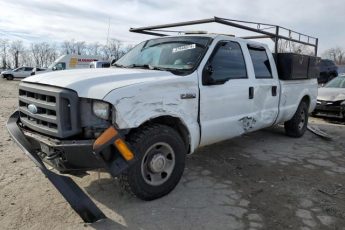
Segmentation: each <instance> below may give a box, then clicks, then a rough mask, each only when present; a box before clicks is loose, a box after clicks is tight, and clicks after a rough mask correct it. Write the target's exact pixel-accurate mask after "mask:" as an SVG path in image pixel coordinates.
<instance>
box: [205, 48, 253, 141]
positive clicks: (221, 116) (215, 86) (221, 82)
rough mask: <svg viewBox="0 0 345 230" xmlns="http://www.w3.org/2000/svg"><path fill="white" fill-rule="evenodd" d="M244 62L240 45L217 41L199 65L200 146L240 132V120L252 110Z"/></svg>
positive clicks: (241, 130) (243, 129) (237, 134)
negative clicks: (205, 59)
mask: <svg viewBox="0 0 345 230" xmlns="http://www.w3.org/2000/svg"><path fill="white" fill-rule="evenodd" d="M249 88H250V85H249V79H248V73H247V65H246V62H245V59H244V55H243V52H242V47H241V45H240V44H239V43H237V42H234V41H220V42H218V43H217V45H216V46H215V48H214V50H213V52H212V54H211V56H210V57H209V59H208V61H207V62H206V64H205V66H204V67H203V72H202V84H201V85H200V125H201V142H200V145H201V146H203V145H208V144H212V143H215V142H218V141H222V140H226V139H229V138H231V137H235V136H239V135H241V134H242V133H244V132H245V131H246V130H245V127H244V122H245V123H247V122H248V121H247V120H243V119H244V118H246V117H247V116H249V114H250V113H251V112H252V100H251V98H250V95H249Z"/></svg>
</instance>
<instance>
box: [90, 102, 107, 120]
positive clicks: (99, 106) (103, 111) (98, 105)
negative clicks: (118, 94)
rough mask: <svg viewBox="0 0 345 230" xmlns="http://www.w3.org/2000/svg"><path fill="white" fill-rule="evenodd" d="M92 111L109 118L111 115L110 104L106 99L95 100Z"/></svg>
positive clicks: (101, 116)
mask: <svg viewBox="0 0 345 230" xmlns="http://www.w3.org/2000/svg"><path fill="white" fill-rule="evenodd" d="M92 111H93V113H94V114H95V115H96V116H97V117H99V118H102V119H104V120H108V119H109V116H110V105H109V103H107V102H104V101H93V103H92Z"/></svg>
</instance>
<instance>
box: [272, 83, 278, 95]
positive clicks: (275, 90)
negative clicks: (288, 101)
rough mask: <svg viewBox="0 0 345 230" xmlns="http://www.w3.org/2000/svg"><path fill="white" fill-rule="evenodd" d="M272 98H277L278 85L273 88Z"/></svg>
mask: <svg viewBox="0 0 345 230" xmlns="http://www.w3.org/2000/svg"><path fill="white" fill-rule="evenodd" d="M272 96H273V97H275V96H277V86H276V85H273V86H272Z"/></svg>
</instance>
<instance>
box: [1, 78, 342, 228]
mask: <svg viewBox="0 0 345 230" xmlns="http://www.w3.org/2000/svg"><path fill="white" fill-rule="evenodd" d="M18 83H19V82H18V81H5V80H2V79H1V80H0V98H1V100H0V108H1V109H0V125H1V126H0V127H1V129H0V226H1V227H0V228H1V229H145V230H155V229H174V230H177V229H181V230H182V229H198V230H200V229H222V230H223V229H252V230H254V229H301V230H307V229H332V230H334V229H345V227H344V226H345V158H344V156H345V151H344V149H345V142H344V138H345V132H344V130H345V127H344V125H342V124H334V123H333V124H332V123H328V122H326V121H324V120H322V119H317V118H312V119H311V123H313V124H315V125H318V126H319V127H320V128H321V129H322V130H324V131H326V132H327V133H329V134H331V135H332V136H333V137H334V139H333V140H332V141H326V140H324V139H321V138H320V137H317V136H315V135H314V134H312V133H310V132H307V133H306V135H305V136H304V137H303V138H300V139H293V138H289V137H286V136H285V135H284V129H283V127H281V126H276V127H273V128H269V129H266V130H263V131H258V132H255V133H251V134H248V135H244V136H242V137H240V138H235V139H232V140H229V141H225V142H222V143H219V144H216V145H212V146H209V147H205V148H202V149H200V150H199V151H198V152H196V153H195V154H194V155H192V156H191V157H189V158H188V160H187V165H186V166H187V167H186V170H185V173H184V176H183V178H182V181H181V182H180V183H179V185H178V186H177V187H176V189H175V190H174V191H173V192H172V193H170V194H169V195H168V196H165V197H163V198H161V199H159V200H155V201H151V202H144V201H141V200H138V199H136V198H133V197H131V196H129V195H128V194H125V193H123V192H122V191H121V190H120V189H119V186H118V182H117V181H116V179H115V180H114V179H111V178H110V177H109V176H108V175H107V174H106V173H101V175H100V177H101V178H100V179H99V180H98V179H97V173H90V175H89V176H86V177H84V178H77V177H73V179H74V180H75V181H76V182H77V183H78V184H79V185H80V186H81V187H82V188H83V189H84V190H85V191H86V192H87V194H88V195H89V196H90V197H91V198H92V199H93V200H94V201H95V202H96V204H97V205H98V207H100V209H101V210H102V211H103V212H104V213H105V214H106V216H107V217H108V219H106V220H103V221H100V222H98V223H95V224H90V225H85V224H84V223H83V222H82V221H81V219H80V218H79V216H78V215H76V214H75V213H74V211H73V210H72V209H71V208H70V206H69V205H68V204H67V203H66V202H65V201H64V199H63V198H62V196H61V195H60V194H59V193H58V192H57V191H56V190H55V188H54V187H53V186H52V185H51V184H50V183H49V182H48V180H47V179H46V178H45V177H44V176H43V175H42V173H41V172H40V171H39V170H38V169H37V168H36V167H35V165H34V164H33V163H32V162H31V161H30V160H29V159H28V158H27V157H25V156H24V155H23V153H22V151H21V150H20V149H19V148H18V147H17V146H16V144H15V143H14V142H13V141H12V140H11V139H10V137H9V134H8V133H7V131H6V128H5V123H6V121H7V118H8V117H9V115H10V114H11V112H12V111H14V110H15V108H16V106H17V89H18Z"/></svg>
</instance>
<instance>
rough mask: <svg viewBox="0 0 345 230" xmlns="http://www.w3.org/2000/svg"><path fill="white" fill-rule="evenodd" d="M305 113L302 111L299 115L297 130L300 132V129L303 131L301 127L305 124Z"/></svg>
mask: <svg viewBox="0 0 345 230" xmlns="http://www.w3.org/2000/svg"><path fill="white" fill-rule="evenodd" d="M305 120H306V119H305V112H304V110H302V111H301V114H300V122H299V124H298V128H299V129H300V130H301V129H303V127H304V124H305Z"/></svg>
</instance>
